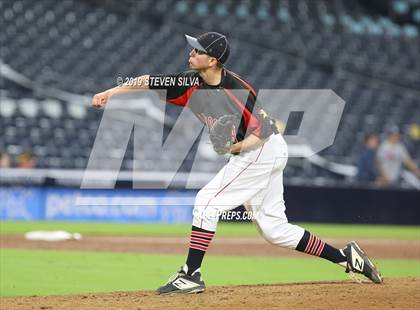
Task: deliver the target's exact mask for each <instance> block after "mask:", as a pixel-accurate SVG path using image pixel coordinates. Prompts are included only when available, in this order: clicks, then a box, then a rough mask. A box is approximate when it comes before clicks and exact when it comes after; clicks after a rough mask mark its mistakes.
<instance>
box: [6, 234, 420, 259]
mask: <svg viewBox="0 0 420 310" xmlns="http://www.w3.org/2000/svg"><path fill="white" fill-rule="evenodd" d="M326 241H327V242H329V243H331V244H333V245H335V246H337V247H343V246H344V245H345V244H346V243H347V242H348V240H344V239H335V240H326ZM188 242H189V239H188V238H179V237H139V236H132V237H128V236H127V237H121V236H120V237H117V236H88V237H84V238H83V239H82V240H79V241H75V240H70V241H64V242H47V241H28V240H25V239H24V237H23V236H5V235H2V236H0V247H2V248H24V249H47V250H82V251H110V252H139V253H170V254H176V253H178V254H185V253H187V250H188ZM358 242H359V244H360V245H361V246H362V247H363V248H364V249H365V250H366V252H367V253H368V254H369V255H370V256H371V257H373V258H406V259H419V260H420V243H419V242H418V240H377V239H364V240H358ZM208 252H209V253H210V254H211V255H247V256H252V255H256V256H295V257H307V255H305V254H302V253H299V252H296V251H291V250H288V249H282V248H280V247H278V246H273V245H270V244H268V243H267V242H266V241H265V240H264V239H262V238H238V237H230V238H228V237H215V239H214V240H213V242H212V244H211V245H210V247H209V250H208Z"/></svg>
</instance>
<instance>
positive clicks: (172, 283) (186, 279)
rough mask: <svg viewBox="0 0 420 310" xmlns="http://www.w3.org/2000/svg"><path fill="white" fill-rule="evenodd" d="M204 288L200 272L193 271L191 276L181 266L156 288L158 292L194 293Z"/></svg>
mask: <svg viewBox="0 0 420 310" xmlns="http://www.w3.org/2000/svg"><path fill="white" fill-rule="evenodd" d="M205 290H206V286H205V284H204V281H203V279H202V278H201V273H200V272H199V271H196V272H194V273H193V274H192V275H191V276H190V275H188V274H186V273H185V271H184V270H183V269H182V268H181V270H180V271H178V272H177V273H175V274H174V275H172V276H171V277H170V278H169V280H168V282H167V283H166V284H165V285H163V286H161V287H159V288H158V289H157V290H156V293H158V294H161V295H162V294H196V293H202V292H204V291H205Z"/></svg>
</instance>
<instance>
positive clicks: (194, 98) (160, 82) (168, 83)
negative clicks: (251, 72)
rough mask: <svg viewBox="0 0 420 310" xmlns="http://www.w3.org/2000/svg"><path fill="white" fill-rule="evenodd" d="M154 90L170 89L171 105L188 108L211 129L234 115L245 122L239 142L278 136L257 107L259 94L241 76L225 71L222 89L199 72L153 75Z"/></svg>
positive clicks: (237, 131) (168, 99)
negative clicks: (202, 76)
mask: <svg viewBox="0 0 420 310" xmlns="http://www.w3.org/2000/svg"><path fill="white" fill-rule="evenodd" d="M149 88H150V89H166V90H167V93H166V98H161V99H163V100H166V101H167V102H169V103H172V104H176V105H178V106H182V107H188V108H189V109H190V110H191V111H192V112H193V113H194V114H195V115H196V116H197V117H198V118H199V119H200V121H201V122H203V123H204V124H205V125H206V126H208V127H209V128H210V127H211V126H212V125H213V123H214V121H215V120H216V119H218V118H220V117H221V116H223V115H229V114H234V115H237V116H238V117H240V118H241V122H240V124H239V126H238V128H237V130H236V140H237V141H238V142H239V141H242V140H243V139H244V138H245V137H246V136H248V135H249V134H254V135H256V136H258V137H260V138H266V137H268V136H270V135H271V134H272V133H273V132H275V126H274V122H273V120H271V119H270V118H268V117H267V115H266V114H265V112H264V111H262V109H261V107H260V106H259V105H258V104H257V101H256V99H257V94H256V92H255V90H254V89H253V88H252V86H251V85H249V83H247V82H246V81H245V80H243V79H242V78H241V77H239V76H238V75H237V74H235V73H233V72H231V71H228V70H226V69H223V70H222V79H221V81H220V83H219V84H218V85H208V84H206V83H205V82H204V81H203V79H202V78H201V77H200V75H199V74H198V72H196V71H192V70H191V71H184V72H180V73H178V74H169V75H150V80H149Z"/></svg>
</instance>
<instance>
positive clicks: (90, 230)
mask: <svg viewBox="0 0 420 310" xmlns="http://www.w3.org/2000/svg"><path fill="white" fill-rule="evenodd" d="M299 225H301V226H303V227H304V228H306V229H307V230H309V231H311V232H313V233H315V234H317V235H319V236H321V237H324V238H383V239H420V226H397V225H345V224H307V223H300V224H299ZM190 229H191V225H189V224H182V225H179V224H178V225H165V224H144V223H137V224H132V223H130V224H128V223H124V224H123V223H96V222H95V223H92V222H25V221H1V222H0V234H23V233H25V232H27V231H32V230H66V231H70V232H79V233H81V234H82V235H144V236H186V235H189V233H190ZM217 235H219V236H245V237H253V236H257V235H258V233H257V231H256V229H255V227H254V225H253V224H250V223H220V224H219V227H218V229H217Z"/></svg>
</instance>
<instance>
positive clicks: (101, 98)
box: [92, 91, 110, 109]
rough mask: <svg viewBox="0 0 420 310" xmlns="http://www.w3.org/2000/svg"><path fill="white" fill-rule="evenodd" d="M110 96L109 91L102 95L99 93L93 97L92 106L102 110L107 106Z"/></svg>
mask: <svg viewBox="0 0 420 310" xmlns="http://www.w3.org/2000/svg"><path fill="white" fill-rule="evenodd" d="M109 98H110V96H109V93H108V91H104V92H102V93H98V94H96V95H94V96H93V98H92V106H93V107H94V108H97V109H100V108H102V107H104V106H105V104H106V103H107V102H108V100H109Z"/></svg>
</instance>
